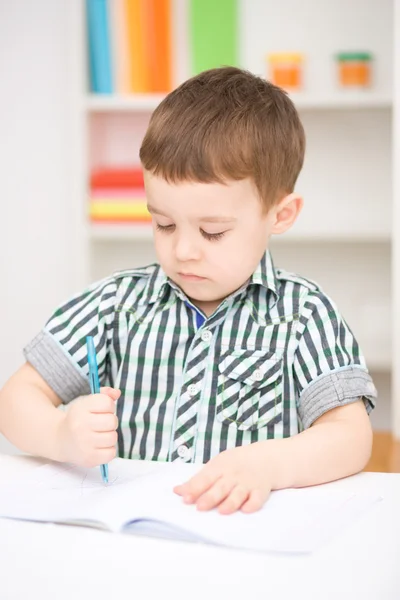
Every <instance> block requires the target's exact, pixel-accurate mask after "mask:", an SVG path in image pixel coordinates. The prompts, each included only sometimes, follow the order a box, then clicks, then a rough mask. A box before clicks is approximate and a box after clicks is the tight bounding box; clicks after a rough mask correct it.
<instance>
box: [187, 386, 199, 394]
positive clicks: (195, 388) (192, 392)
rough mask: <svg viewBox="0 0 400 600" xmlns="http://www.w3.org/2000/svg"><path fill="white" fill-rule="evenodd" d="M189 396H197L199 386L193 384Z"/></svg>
mask: <svg viewBox="0 0 400 600" xmlns="http://www.w3.org/2000/svg"><path fill="white" fill-rule="evenodd" d="M188 392H189V396H195V395H196V394H197V385H195V384H194V383H192V384H191V385H189V387H188Z"/></svg>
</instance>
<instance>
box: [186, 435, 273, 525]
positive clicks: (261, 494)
mask: <svg viewBox="0 0 400 600" xmlns="http://www.w3.org/2000/svg"><path fill="white" fill-rule="evenodd" d="M266 463H267V460H266V453H265V446H264V444H262V443H259V442H256V443H254V444H250V445H249V446H240V447H238V448H232V449H231V450H225V451H224V452H221V454H218V455H217V456H215V457H214V458H212V459H211V460H210V462H208V463H207V464H206V465H205V467H203V469H201V471H200V472H199V473H197V474H196V475H195V476H194V477H192V478H191V479H190V480H189V481H187V482H186V483H184V484H182V485H178V486H176V487H175V488H174V492H175V493H176V494H179V495H180V496H182V497H183V500H184V502H186V503H187V504H196V506H197V508H198V510H210V509H211V508H215V507H218V511H219V512H220V513H221V514H226V515H227V514H230V513H233V512H235V511H237V510H241V511H243V512H245V513H251V512H255V511H256V510H259V509H260V508H261V507H262V506H263V504H264V502H265V501H266V499H267V498H268V496H269V493H270V491H271V489H272V476H271V469H270V468H268V465H267V464H266ZM271 466H272V465H271Z"/></svg>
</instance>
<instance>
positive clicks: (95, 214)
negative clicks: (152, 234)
mask: <svg viewBox="0 0 400 600" xmlns="http://www.w3.org/2000/svg"><path fill="white" fill-rule="evenodd" d="M89 216H90V219H91V221H93V222H97V223H99V222H101V223H104V222H107V223H123V222H131V223H132V222H134V223H136V222H142V223H144V222H146V223H148V222H150V221H151V215H150V213H149V211H148V210H147V205H146V201H140V200H139V201H125V202H116V201H112V202H104V201H100V202H97V201H92V202H90V204H89Z"/></svg>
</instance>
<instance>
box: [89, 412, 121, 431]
mask: <svg viewBox="0 0 400 600" xmlns="http://www.w3.org/2000/svg"><path fill="white" fill-rule="evenodd" d="M90 427H91V429H92V431H96V432H103V431H115V430H116V429H117V427H118V417H117V416H116V415H114V414H110V413H91V414H90Z"/></svg>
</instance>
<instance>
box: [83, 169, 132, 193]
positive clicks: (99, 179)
mask: <svg viewBox="0 0 400 600" xmlns="http://www.w3.org/2000/svg"><path fill="white" fill-rule="evenodd" d="M143 186H144V181H143V171H142V169H140V168H139V167H131V168H124V167H121V168H107V167H106V168H99V169H96V170H94V171H93V172H92V173H91V176H90V187H91V188H92V189H93V188H143Z"/></svg>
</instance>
